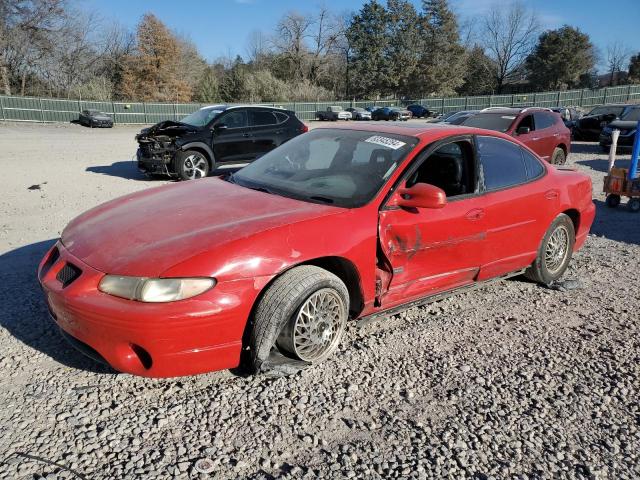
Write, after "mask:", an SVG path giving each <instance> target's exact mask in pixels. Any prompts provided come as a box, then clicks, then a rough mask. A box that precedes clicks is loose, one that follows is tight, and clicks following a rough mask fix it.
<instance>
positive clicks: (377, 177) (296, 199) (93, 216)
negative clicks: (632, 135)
mask: <svg viewBox="0 0 640 480" xmlns="http://www.w3.org/2000/svg"><path fill="white" fill-rule="evenodd" d="M591 189H592V186H591V180H590V178H589V177H588V176H587V175H585V174H582V173H579V172H576V171H571V170H560V169H556V168H551V167H550V166H549V165H547V164H546V163H545V162H543V161H541V160H540V158H538V157H537V156H536V155H535V154H534V153H532V152H531V150H529V149H528V148H526V147H525V146H524V145H522V144H521V143H520V142H519V141H518V140H516V139H514V138H513V137H510V136H508V135H504V134H501V133H499V132H495V131H488V130H478V129H472V128H466V127H460V126H456V127H450V126H432V125H413V126H411V127H410V126H401V125H399V124H395V125H392V126H391V125H385V126H380V124H360V125H357V126H353V125H352V126H348V125H345V126H344V127H343V128H335V127H334V128H318V129H314V130H312V131H310V132H309V133H306V134H304V135H300V136H298V137H296V138H294V139H292V140H290V141H288V142H286V143H285V144H283V145H281V146H280V147H278V148H277V149H275V150H273V151H271V152H269V153H267V154H266V155H264V156H263V157H261V158H259V159H257V160H256V161H255V162H253V163H251V164H250V165H248V166H246V167H245V168H243V169H242V170H240V171H238V172H236V173H234V174H233V175H232V176H229V177H227V178H225V179H222V178H218V177H212V178H207V179H203V180H200V181H197V182H182V183H172V184H168V185H164V186H162V187H158V188H152V189H146V190H141V191H139V192H136V193H133V194H130V195H127V196H125V197H122V198H120V199H115V200H111V201H110V202H108V203H106V204H103V205H101V206H98V207H96V208H94V209H92V210H89V211H88V212H86V213H84V214H83V215H80V216H79V217H77V218H76V219H74V220H72V221H71V223H70V224H69V225H67V227H66V228H65V229H64V230H63V232H62V237H61V239H60V240H59V241H58V242H56V244H55V245H54V246H53V247H52V248H51V249H50V250H49V251H48V252H47V253H46V255H45V256H44V258H43V260H42V262H41V263H40V265H39V268H38V280H39V282H40V284H41V285H42V288H43V290H44V295H45V297H46V302H47V305H48V306H49V311H50V313H51V316H52V317H53V319H54V321H55V322H56V323H57V325H58V326H59V327H60V329H61V331H62V332H63V335H64V336H65V338H66V339H67V340H69V341H70V342H71V343H72V344H73V345H75V346H76V347H77V348H78V349H80V351H82V352H84V353H85V354H88V355H90V356H92V357H94V358H99V359H101V360H103V361H105V362H107V363H108V364H109V365H111V366H112V367H113V368H114V369H116V370H119V371H122V372H128V373H131V374H136V375H144V376H148V377H171V376H179V375H192V374H197V373H201V372H207V371H212V370H220V369H227V368H234V367H237V366H238V365H239V364H242V365H244V366H245V368H247V369H250V370H251V371H254V372H264V371H268V370H270V369H272V368H277V366H276V365H277V364H282V363H284V364H285V365H286V364H287V363H288V362H289V363H290V362H293V363H296V362H297V363H296V365H298V366H304V365H308V364H309V363H319V362H321V361H323V360H325V359H326V358H328V357H329V356H330V355H331V354H332V352H334V351H335V350H336V348H337V346H338V344H339V343H340V342H341V339H342V337H343V334H344V330H345V324H346V322H347V321H348V320H356V319H360V318H364V317H371V316H376V315H387V314H390V313H392V312H396V311H400V310H401V309H404V308H407V307H408V306H411V305H416V304H420V303H423V302H425V301H429V300H430V299H434V298H438V297H440V296H445V295H448V294H450V293H452V292H459V291H461V290H463V289H472V288H474V287H477V286H478V285H480V284H482V283H483V282H485V281H487V280H489V279H493V278H504V277H506V276H513V275H517V274H520V273H522V272H525V275H526V276H527V277H528V278H530V279H532V280H534V281H537V282H540V283H543V284H545V285H548V284H551V283H552V282H554V281H556V280H557V279H559V278H560V277H561V276H562V275H563V273H564V272H565V270H566V268H567V266H568V264H569V262H570V259H571V256H572V253H573V252H575V251H576V250H578V249H579V248H581V247H582V246H583V244H584V242H585V239H586V238H587V234H588V232H589V228H590V226H591V223H592V221H593V218H594V212H595V208H594V204H593V202H592V199H591V198H592V197H591V193H592V190H591ZM550 192H553V193H554V194H553V195H551V194H550ZM158 215H160V217H159V216H158ZM163 219H166V220H163ZM336 232H349V234H348V235H336V234H335V233H336ZM345 348H348V346H346V347H345Z"/></svg>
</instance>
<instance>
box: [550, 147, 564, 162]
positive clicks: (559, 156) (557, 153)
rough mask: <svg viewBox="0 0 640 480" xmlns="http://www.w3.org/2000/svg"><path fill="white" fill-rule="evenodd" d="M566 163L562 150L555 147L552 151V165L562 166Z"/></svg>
mask: <svg viewBox="0 0 640 480" xmlns="http://www.w3.org/2000/svg"><path fill="white" fill-rule="evenodd" d="M566 161H567V157H566V155H565V154H564V150H563V149H561V148H560V147H557V148H556V149H555V150H554V151H553V155H551V163H552V164H553V165H564V164H565V162H566Z"/></svg>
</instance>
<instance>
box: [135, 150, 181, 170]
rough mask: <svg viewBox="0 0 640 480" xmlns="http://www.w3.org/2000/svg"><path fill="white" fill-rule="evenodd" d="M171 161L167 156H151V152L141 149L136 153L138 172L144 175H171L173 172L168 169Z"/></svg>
mask: <svg viewBox="0 0 640 480" xmlns="http://www.w3.org/2000/svg"><path fill="white" fill-rule="evenodd" d="M171 159H172V157H169V156H167V155H162V156H160V155H153V153H152V152H146V151H143V150H142V149H141V148H138V151H137V152H136V160H137V161H138V170H140V171H142V172H144V173H151V174H161V175H172V173H173V172H171V170H170V169H169V168H170V166H171Z"/></svg>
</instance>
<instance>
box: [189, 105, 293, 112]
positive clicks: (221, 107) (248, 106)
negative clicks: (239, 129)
mask: <svg viewBox="0 0 640 480" xmlns="http://www.w3.org/2000/svg"><path fill="white" fill-rule="evenodd" d="M209 108H213V109H216V110H222V111H224V110H231V109H232V108H270V109H273V110H285V108H283V107H274V106H273V105H259V104H247V105H205V106H204V107H201V108H200V110H206V109H209Z"/></svg>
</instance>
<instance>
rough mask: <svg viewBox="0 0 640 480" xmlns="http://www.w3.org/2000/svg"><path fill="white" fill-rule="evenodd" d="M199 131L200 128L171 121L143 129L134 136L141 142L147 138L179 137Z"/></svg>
mask: <svg viewBox="0 0 640 480" xmlns="http://www.w3.org/2000/svg"><path fill="white" fill-rule="evenodd" d="M199 130H201V128H200V127H196V126H194V125H189V124H187V123H181V122H175V121H173V120H165V121H163V122H159V123H156V124H155V125H152V126H151V127H148V128H143V129H142V130H140V133H139V134H138V135H136V140H142V139H145V138H147V137H153V136H157V135H167V136H169V137H179V136H181V135H184V134H185V133H190V132H197V131H199Z"/></svg>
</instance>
